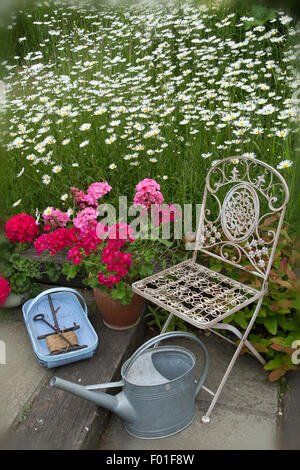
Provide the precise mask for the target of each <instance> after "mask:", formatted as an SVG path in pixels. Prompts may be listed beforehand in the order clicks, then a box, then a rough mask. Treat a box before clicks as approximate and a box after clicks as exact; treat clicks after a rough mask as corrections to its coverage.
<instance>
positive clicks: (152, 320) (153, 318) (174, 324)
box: [145, 304, 191, 333]
mask: <svg viewBox="0 0 300 470" xmlns="http://www.w3.org/2000/svg"><path fill="white" fill-rule="evenodd" d="M147 309H148V313H147V314H146V315H145V318H148V319H149V320H148V321H147V325H149V326H155V327H157V328H158V329H159V330H160V331H161V330H162V328H163V326H164V324H165V323H166V321H167V318H168V316H169V315H170V312H167V311H166V310H164V309H163V308H161V307H158V306H156V305H153V304H148V305H147ZM175 330H180V331H187V332H190V333H191V331H190V330H189V328H188V326H187V324H186V323H185V322H184V321H183V320H181V318H178V317H175V316H173V317H172V319H171V321H170V323H169V325H168V328H167V331H175Z"/></svg>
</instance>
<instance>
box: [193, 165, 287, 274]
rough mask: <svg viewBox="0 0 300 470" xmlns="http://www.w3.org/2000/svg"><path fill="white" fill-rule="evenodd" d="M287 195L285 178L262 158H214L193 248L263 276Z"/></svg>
mask: <svg viewBox="0 0 300 470" xmlns="http://www.w3.org/2000/svg"><path fill="white" fill-rule="evenodd" d="M288 197H289V191H288V187H287V185H286V182H285V181H284V179H283V178H282V176H281V175H280V174H279V173H278V172H277V171H276V170H274V169H273V168H272V167H271V166H269V165H267V164H266V163H263V162H258V161H256V160H255V159H249V158H248V157H239V158H238V159H234V160H233V159H231V158H229V159H224V160H221V161H219V162H218V163H217V164H215V165H214V166H213V167H212V168H211V170H210V171H209V173H208V175H207V179H206V189H205V200H206V207H205V211H204V213H203V220H202V224H201V230H200V232H199V235H198V239H197V249H198V250H201V251H204V252H207V253H211V254H213V255H214V256H216V257H218V258H220V259H221V260H223V261H226V262H229V263H231V264H233V265H235V266H237V267H242V268H243V269H247V270H249V271H252V272H254V273H255V274H257V275H259V276H261V277H264V276H265V273H266V272H267V268H268V266H269V261H270V256H271V252H272V246H273V244H274V242H275V238H276V234H277V227H278V223H279V217H280V213H281V212H282V211H283V209H284V208H285V206H286V204H287V201H288ZM209 199H212V202H213V203H214V204H212V206H214V210H212V209H211V208H210V207H209V205H208V202H209ZM210 202H211V201H210ZM244 259H246V260H247V261H248V262H249V263H248V265H247V264H246V265H245V263H243V260H244ZM242 263H243V266H242Z"/></svg>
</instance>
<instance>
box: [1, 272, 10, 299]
mask: <svg viewBox="0 0 300 470" xmlns="http://www.w3.org/2000/svg"><path fill="white" fill-rule="evenodd" d="M10 291H11V288H10V286H9V282H8V281H7V280H6V279H5V278H4V277H1V276H0V305H3V304H4V303H5V301H6V299H7V297H8V294H9V293H10Z"/></svg>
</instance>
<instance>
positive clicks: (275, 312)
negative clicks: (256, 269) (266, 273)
mask: <svg viewBox="0 0 300 470" xmlns="http://www.w3.org/2000/svg"><path fill="white" fill-rule="evenodd" d="M288 231H289V226H288V224H285V225H284V226H283V228H282V231H281V234H280V238H279V243H278V245H277V251H276V254H275V257H274V262H273V267H272V270H271V273H270V278H269V289H268V294H267V295H266V296H265V297H264V300H263V303H262V306H261V309H260V311H259V314H258V316H257V319H256V322H255V325H254V328H253V329H252V333H251V334H250V335H249V340H250V342H251V344H252V346H254V347H255V349H256V350H257V351H258V352H259V353H262V354H264V355H265V359H266V360H267V361H268V362H267V365H266V366H265V369H266V370H268V371H270V374H269V380H270V381H276V380H279V379H280V378H281V377H283V376H284V375H285V373H286V371H288V370H294V369H297V367H296V366H295V365H294V364H293V363H292V360H291V356H292V354H293V352H294V349H293V348H292V347H291V345H292V343H293V341H295V340H297V339H300V308H299V307H300V298H299V281H298V280H297V276H296V274H295V269H296V266H297V261H299V255H298V252H299V247H298V246H297V243H296V242H294V241H293V240H292V239H291V238H290V236H289V233H288ZM214 263H215V260H213V261H212V265H213V266H214ZM212 269H213V268H212ZM226 269H227V267H226ZM229 269H230V268H229ZM236 279H237V280H239V281H241V282H243V283H247V284H248V285H251V286H252V287H255V288H257V289H259V288H260V282H259V281H258V279H256V280H255V281H253V276H252V275H251V274H247V273H246V274H243V275H242V276H240V275H239V276H236ZM254 308H255V304H254V307H252V306H249V307H246V308H245V309H244V310H242V311H240V312H237V313H235V314H233V315H231V316H229V317H227V318H226V319H225V320H224V322H226V323H232V324H233V325H237V326H239V327H240V328H242V329H243V330H246V328H247V325H248V323H249V320H250V318H251V316H252V314H253V310H254ZM245 351H246V348H244V350H243V352H245Z"/></svg>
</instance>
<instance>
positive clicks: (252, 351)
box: [209, 323, 266, 366]
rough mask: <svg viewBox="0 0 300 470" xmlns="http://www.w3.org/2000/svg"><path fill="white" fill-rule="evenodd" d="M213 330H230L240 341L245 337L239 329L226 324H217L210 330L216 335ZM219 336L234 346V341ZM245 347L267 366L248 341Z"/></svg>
mask: <svg viewBox="0 0 300 470" xmlns="http://www.w3.org/2000/svg"><path fill="white" fill-rule="evenodd" d="M213 329H220V330H228V331H231V332H232V333H234V334H235V335H236V336H237V337H238V338H239V339H242V337H243V335H242V333H241V332H240V331H239V330H238V329H237V328H235V327H234V326H232V325H227V324H226V323H222V324H221V323H220V324H217V325H216V326H212V327H211V328H209V330H210V331H211V332H212V333H214V334H218V333H217V332H216V331H213ZM218 336H220V337H222V338H223V339H225V340H226V341H229V342H230V343H231V344H234V342H233V341H230V340H228V338H225V336H222V335H220V334H218ZM244 343H245V345H246V346H247V348H248V349H249V351H251V353H252V354H253V356H255V357H256V358H257V359H258V360H259V362H260V363H261V364H262V365H263V366H265V365H266V361H265V360H264V358H263V357H262V356H261V355H260V354H259V353H258V352H257V351H256V349H255V348H254V347H253V346H252V344H251V343H250V342H249V341H248V340H245V341H244Z"/></svg>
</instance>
